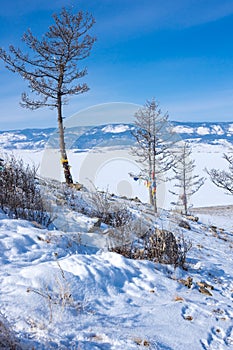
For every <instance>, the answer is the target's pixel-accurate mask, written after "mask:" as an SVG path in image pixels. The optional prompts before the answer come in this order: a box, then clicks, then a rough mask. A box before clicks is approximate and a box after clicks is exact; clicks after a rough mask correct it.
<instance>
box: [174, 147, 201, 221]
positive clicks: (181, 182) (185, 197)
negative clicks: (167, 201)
mask: <svg viewBox="0 0 233 350" xmlns="http://www.w3.org/2000/svg"><path fill="white" fill-rule="evenodd" d="M191 154H192V149H191V146H190V145H189V144H188V143H187V142H184V144H183V145H181V147H180V149H179V148H178V152H177V160H176V163H175V164H174V167H173V168H172V170H173V172H174V177H172V178H170V180H176V181H177V183H175V185H174V187H177V188H179V189H180V191H177V192H175V191H169V192H171V193H172V194H174V195H176V196H179V197H178V201H177V202H176V203H173V204H176V205H178V206H180V207H182V209H183V212H184V214H185V215H188V211H189V208H190V203H189V200H190V197H191V196H192V195H193V194H194V193H196V192H197V191H198V190H199V189H200V188H201V186H202V185H203V184H204V182H205V179H204V177H200V176H199V175H195V174H193V171H194V169H195V161H194V160H193V159H191V158H190V156H191Z"/></svg>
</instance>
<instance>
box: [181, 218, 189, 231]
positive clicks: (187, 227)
mask: <svg viewBox="0 0 233 350" xmlns="http://www.w3.org/2000/svg"><path fill="white" fill-rule="evenodd" d="M179 227H183V228H185V229H186V230H191V226H190V225H189V223H188V222H187V221H185V220H181V221H180V223H179Z"/></svg>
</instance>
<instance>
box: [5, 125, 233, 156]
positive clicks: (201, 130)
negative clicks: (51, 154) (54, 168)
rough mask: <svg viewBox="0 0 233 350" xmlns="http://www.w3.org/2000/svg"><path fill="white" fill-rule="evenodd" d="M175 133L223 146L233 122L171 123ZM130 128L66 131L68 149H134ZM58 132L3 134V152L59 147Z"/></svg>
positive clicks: (232, 133)
mask: <svg viewBox="0 0 233 350" xmlns="http://www.w3.org/2000/svg"><path fill="white" fill-rule="evenodd" d="M171 124H172V125H173V130H174V131H175V132H176V133H177V134H178V135H180V137H181V138H182V139H189V140H192V141H193V142H195V143H209V144H221V143H224V142H225V143H228V142H229V143H232V142H233V122H230V123H227V122H218V123H210V122H206V123H192V122H187V123H184V122H171ZM132 128H133V126H132V125H130V124H112V125H102V126H96V127H85V128H82V129H80V128H70V129H69V128H68V129H66V133H67V134H66V139H67V143H68V147H69V148H72V149H74V148H76V149H78V148H79V149H90V148H93V147H95V146H101V147H104V146H109V145H131V144H132V142H133V138H132V135H131V129H132ZM57 139H58V135H57V132H56V131H55V130H54V129H52V128H50V129H25V130H10V131H0V148H1V149H25V150H26V149H32V150H35V149H37V150H38V149H42V148H44V147H45V145H46V143H47V142H48V141H49V140H50V141H49V145H50V147H52V146H54V144H56V142H57Z"/></svg>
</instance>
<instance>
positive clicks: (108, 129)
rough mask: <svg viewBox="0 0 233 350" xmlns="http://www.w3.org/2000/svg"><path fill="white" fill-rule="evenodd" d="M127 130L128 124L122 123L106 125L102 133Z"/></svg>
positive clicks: (115, 132) (116, 132)
mask: <svg viewBox="0 0 233 350" xmlns="http://www.w3.org/2000/svg"><path fill="white" fill-rule="evenodd" d="M127 130H129V125H123V124H119V125H107V126H105V127H104V128H103V129H102V131H103V132H104V133H112V134H118V133H122V132H125V131H127Z"/></svg>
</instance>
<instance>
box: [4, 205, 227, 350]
mask: <svg viewBox="0 0 233 350" xmlns="http://www.w3.org/2000/svg"><path fill="white" fill-rule="evenodd" d="M128 207H131V210H133V212H134V214H137V215H141V213H142V212H143V220H144V221H148V222H150V224H152V225H156V226H158V227H162V228H163V229H164V228H167V229H169V230H170V231H172V232H174V233H175V234H176V235H178V234H181V233H182V232H183V234H184V235H185V239H186V240H188V239H190V240H191V241H192V249H191V250H190V251H189V253H188V257H187V270H182V269H180V268H177V269H175V270H174V268H173V267H172V266H167V265H161V264H158V263H153V262H149V261H146V260H144V261H142V260H141V261H140V260H129V259H127V258H124V257H123V256H121V255H119V254H116V253H113V252H109V251H107V249H106V248H102V249H99V248H98V247H97V246H98V244H97V245H96V248H94V247H93V244H92V247H89V245H88V244H86V245H83V241H84V240H85V238H87V237H90V235H91V234H93V227H92V230H90V218H88V217H86V221H85V220H84V216H83V214H82V215H78V214H76V225H77V230H76V233H75V232H74V231H73V232H69V231H68V232H62V231H59V230H58V231H48V230H45V229H39V228H36V227H34V226H33V225H32V224H31V223H29V222H26V221H22V220H9V219H8V218H7V217H6V216H4V215H3V214H1V216H0V242H1V243H0V253H1V254H0V282H1V284H0V298H1V313H0V326H1V321H4V320H5V321H6V319H7V322H8V324H9V326H10V327H11V329H12V332H13V331H14V332H15V333H16V338H17V339H18V340H17V341H18V343H19V345H20V348H22V349H28V350H29V349H40V350H48V349H60V350H68V349H80V350H97V349H101V350H119V349H124V350H131V349H132V350H133V349H135V350H136V349H144V348H145V349H153V350H187V349H190V350H199V349H200V350H201V349H202V350H227V349H232V347H233V309H232V293H233V279H232V249H233V233H232V231H224V230H220V229H218V228H217V229H216V228H214V227H212V228H211V227H209V226H208V225H206V224H203V223H201V222H197V223H195V222H192V221H190V222H189V224H190V226H191V230H187V229H182V228H181V227H178V223H179V222H180V220H181V218H180V217H179V215H177V214H171V213H169V212H166V211H163V212H161V213H160V216H159V217H158V218H155V219H154V220H152V217H153V215H152V213H151V212H150V210H149V209H148V206H143V205H141V204H133V203H130V202H128ZM65 209H66V210H68V208H65ZM70 215H71V213H70ZM65 217H66V218H67V217H68V218H69V216H67V212H66V216H65ZM60 218H61V219H62V218H64V213H63V211H61V212H60ZM67 220H69V219H67ZM60 221H62V220H60ZM63 221H64V220H63ZM85 222H86V223H85ZM73 227H74V226H73ZM58 228H59V227H58ZM95 230H96V231H95V234H96V235H99V238H100V240H101V239H102V237H103V235H105V234H106V226H103V227H102V226H101V227H100V228H98V229H97V228H96V229H95ZM187 278H192V279H193V281H192V284H191V286H190V288H187V287H186V286H185V285H184V284H183V283H182V280H186V279H187ZM200 282H205V283H207V284H208V285H209V287H208V288H207V289H208V291H209V293H207V294H203V293H201V292H200V286H199V284H200ZM210 288H211V289H210ZM5 321H4V322H5ZM1 340H3V335H2V334H1V333H0V344H1ZM1 349H4V347H3V348H1ZM5 349H8V350H9V349H10V348H7V347H6V348H5Z"/></svg>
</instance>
